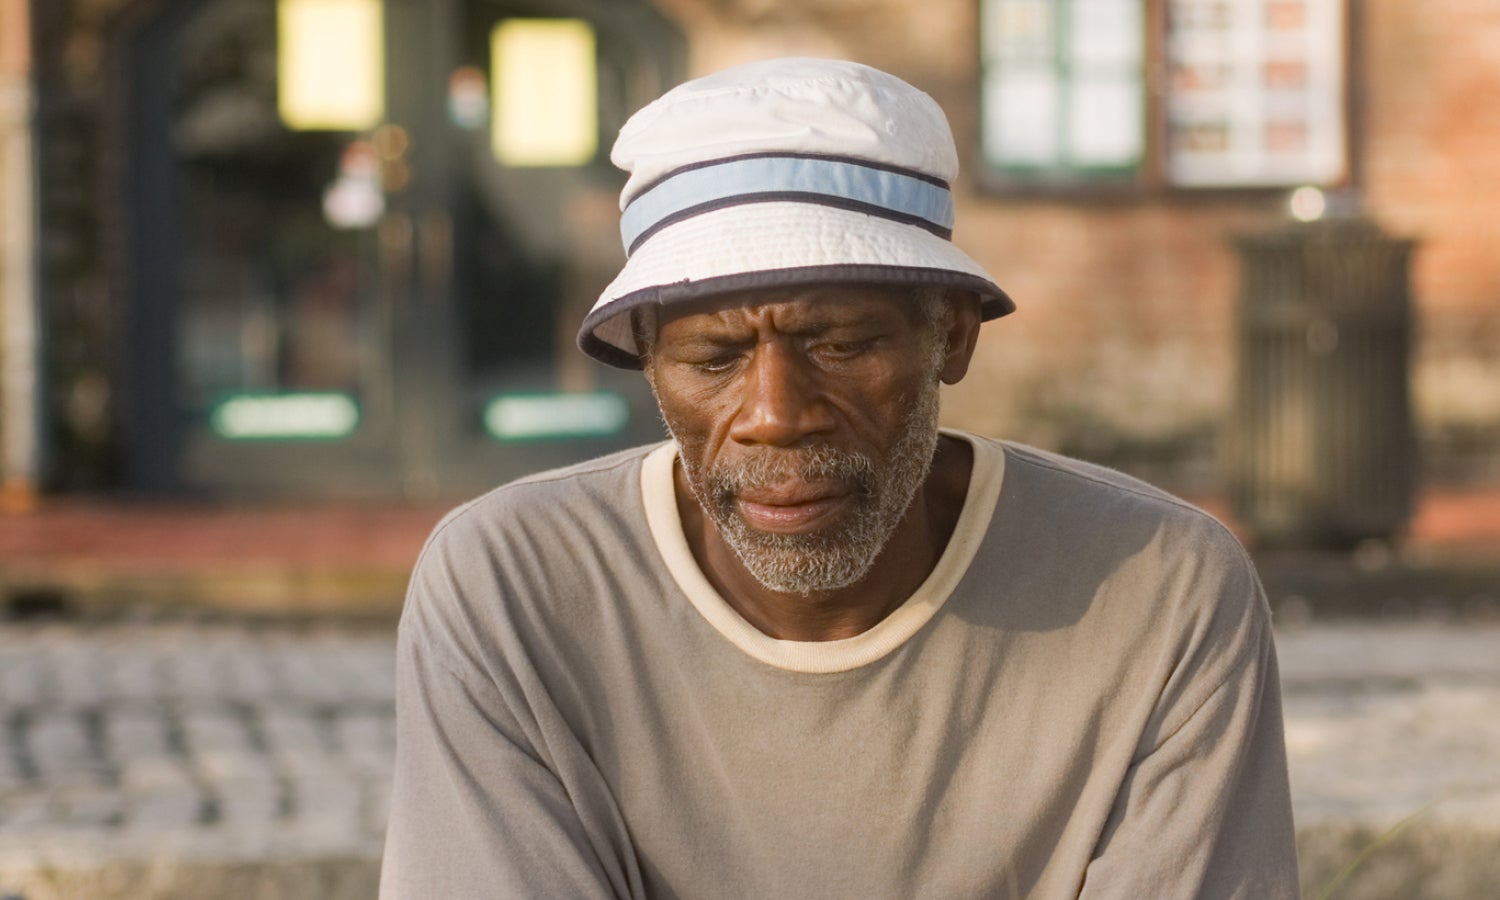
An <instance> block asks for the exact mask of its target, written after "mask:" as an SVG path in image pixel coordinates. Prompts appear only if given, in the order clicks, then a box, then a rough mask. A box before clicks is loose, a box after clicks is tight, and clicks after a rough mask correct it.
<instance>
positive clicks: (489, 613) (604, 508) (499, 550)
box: [401, 445, 659, 667]
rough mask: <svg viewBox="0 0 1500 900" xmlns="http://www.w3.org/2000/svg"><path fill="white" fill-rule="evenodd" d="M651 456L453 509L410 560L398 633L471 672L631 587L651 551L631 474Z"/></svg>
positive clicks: (521, 483) (563, 475) (526, 483)
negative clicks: (619, 588)
mask: <svg viewBox="0 0 1500 900" xmlns="http://www.w3.org/2000/svg"><path fill="white" fill-rule="evenodd" d="M656 446H659V445H656ZM653 449H655V447H654V446H647V447H637V448H634V449H631V450H626V451H622V452H619V453H614V454H611V455H609V456H604V457H600V458H598V459H594V460H590V461H588V462H584V463H579V464H577V465H573V466H568V467H566V468H561V469H554V470H550V471H546V472H539V473H536V474H534V475H530V476H527V477H525V478H521V479H518V480H516V481H512V482H509V483H507V484H504V485H501V486H500V487H497V488H495V489H494V490H492V491H490V492H488V493H486V494H484V495H483V496H480V497H478V498H476V499H474V500H471V501H469V502H468V503H465V504H463V505H462V506H459V507H458V508H456V509H454V510H453V511H452V512H450V513H449V514H448V515H447V516H445V517H444V518H443V520H442V521H441V522H439V523H438V525H437V526H436V527H435V528H434V529H433V531H432V534H431V536H429V537H428V539H427V542H426V544H425V545H424V547H423V548H422V552H421V555H420V556H419V557H418V559H417V563H416V567H415V569H414V570H413V572H412V577H411V582H410V584H409V586H408V589H407V594H406V603H405V607H404V609H403V612H402V620H401V628H402V632H403V634H405V635H406V636H407V638H408V639H410V640H419V641H421V642H422V643H425V644H431V645H434V646H438V647H440V648H441V649H440V652H441V653H442V654H443V655H444V656H445V657H446V658H449V659H455V658H462V657H468V658H469V660H470V661H469V663H468V664H467V665H470V666H471V667H472V666H478V665H481V662H480V660H483V659H487V658H488V659H493V658H497V657H498V655H503V654H500V652H499V649H498V648H499V647H500V645H502V644H504V643H505V642H506V641H507V640H510V639H511V638H513V637H514V636H515V635H517V634H523V633H524V634H529V635H531V636H532V637H531V639H532V640H536V639H537V638H536V633H537V632H539V631H542V630H545V629H546V628H547V627H548V626H547V624H546V623H550V622H554V621H556V620H559V618H560V619H562V620H568V621H574V620H573V619H570V616H571V615H572V614H573V613H575V612H576V611H577V610H579V609H588V608H589V607H590V604H593V605H596V606H597V603H595V602H594V601H595V599H596V598H598V597H600V596H605V595H607V594H608V586H609V585H611V584H613V583H616V582H618V581H619V580H621V579H623V578H627V577H639V575H638V570H639V569H640V568H641V567H643V566H645V565H646V562H644V560H646V559H647V558H648V554H647V553H646V552H645V542H647V541H649V535H648V533H647V531H646V526H645V524H644V520H645V516H644V513H643V511H642V502H641V497H640V469H641V462H642V460H644V459H645V457H646V456H647V455H648V454H649V453H650V452H651V451H652V450H653ZM631 573H635V574H631ZM575 624H576V622H575ZM455 665H457V664H455Z"/></svg>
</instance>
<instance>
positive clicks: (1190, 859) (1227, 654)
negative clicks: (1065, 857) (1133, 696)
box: [1081, 548, 1299, 900]
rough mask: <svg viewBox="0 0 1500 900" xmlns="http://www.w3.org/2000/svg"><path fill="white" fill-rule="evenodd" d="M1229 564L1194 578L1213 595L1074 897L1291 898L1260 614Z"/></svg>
mask: <svg viewBox="0 0 1500 900" xmlns="http://www.w3.org/2000/svg"><path fill="white" fill-rule="evenodd" d="M1236 549H1237V548H1236ZM1208 568H1210V569H1214V568H1217V567H1215V566H1212V565H1210V566H1208ZM1227 568H1228V569H1229V571H1228V573H1227V574H1225V575H1224V576H1223V577H1222V579H1218V578H1216V579H1211V582H1218V583H1211V584H1209V585H1207V586H1205V585H1203V584H1199V585H1198V586H1197V588H1196V589H1197V590H1205V589H1208V590H1212V591H1214V592H1215V595H1214V596H1212V597H1210V600H1211V601H1212V602H1211V603H1210V604H1209V605H1204V606H1200V608H1201V609H1203V610H1204V613H1203V616H1202V619H1201V621H1198V622H1194V623H1191V625H1192V627H1189V628H1187V629H1185V633H1186V634H1187V635H1188V637H1187V638H1186V639H1185V641H1184V649H1183V652H1182V653H1181V655H1180V656H1179V657H1178V658H1177V659H1176V660H1174V664H1173V665H1172V666H1171V668H1170V676H1169V677H1168V678H1167V680H1166V683H1165V685H1164V687H1163V690H1162V695H1161V699H1160V702H1159V704H1158V708H1157V712H1156V714H1155V715H1153V716H1152V718H1151V721H1150V722H1149V723H1148V726H1147V728H1146V729H1145V732H1144V734H1143V735H1142V742H1141V747H1140V749H1139V751H1138V754H1137V757H1136V759H1135V761H1134V762H1133V764H1132V765H1131V767H1130V769H1129V771H1128V772H1127V773H1126V776H1125V779H1124V782H1123V784H1122V785H1121V788H1120V791H1119V794H1118V796H1117V798H1116V801H1115V804H1114V807H1113V809H1112V811H1111V815H1110V819H1109V822H1108V824H1107V825H1106V827H1105V830H1104V834H1103V836H1102V838H1101V840H1100V842H1099V845H1098V847H1097V849H1096V852H1095V858H1094V859H1093V861H1092V862H1091V863H1090V865H1089V867H1088V870H1087V873H1086V878H1085V883H1084V887H1083V891H1082V893H1081V896H1082V897H1084V898H1091V900H1097V898H1107V897H1120V898H1138V897H1161V898H1179V897H1180V898H1205V900H1207V898H1246V900H1250V898H1254V900H1277V898H1295V897H1297V896H1299V892H1298V886H1297V859H1296V845H1295V831H1294V829H1293V826H1292V811H1291V797H1290V790H1289V787H1288V782H1287V768H1286V747H1285V742H1284V738H1283V730H1282V715H1281V696H1280V684H1279V680H1278V675H1277V669H1276V655H1275V647H1274V645H1273V643H1272V634H1271V629H1270V624H1269V613H1268V610H1267V608H1266V605H1265V600H1264V597H1263V594H1262V592H1261V589H1260V586H1259V582H1258V580H1257V579H1256V578H1255V576H1254V573H1253V571H1252V570H1251V569H1250V565H1249V562H1248V560H1245V559H1244V558H1243V554H1241V553H1238V552H1236V553H1234V554H1233V555H1232V558H1231V560H1230V565H1229V566H1227Z"/></svg>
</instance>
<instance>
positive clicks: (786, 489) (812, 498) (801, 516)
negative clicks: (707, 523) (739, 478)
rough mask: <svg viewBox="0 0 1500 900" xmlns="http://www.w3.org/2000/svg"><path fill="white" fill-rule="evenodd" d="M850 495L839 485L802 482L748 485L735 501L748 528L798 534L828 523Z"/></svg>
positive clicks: (836, 515) (844, 505) (815, 529)
mask: <svg viewBox="0 0 1500 900" xmlns="http://www.w3.org/2000/svg"><path fill="white" fill-rule="evenodd" d="M853 499H854V498H853V495H851V494H850V493H849V492H848V491H847V490H845V489H843V488H842V487H841V486H839V485H831V484H803V485H796V486H775V487H770V488H755V489H748V490H745V491H743V492H741V493H740V494H739V496H737V497H736V498H735V501H734V502H735V507H736V508H737V509H738V510H739V513H740V516H741V517H742V518H743V519H744V520H745V524H747V525H749V526H750V527H751V528H754V529H756V530H758V531H767V532H771V533H774V534H801V533H806V532H809V531H817V530H819V529H821V528H823V527H826V526H827V525H829V524H830V523H831V522H832V521H833V520H834V519H836V518H838V517H839V515H840V514H841V513H842V512H843V511H844V509H845V508H846V507H847V506H848V505H849V504H850V503H852V502H853Z"/></svg>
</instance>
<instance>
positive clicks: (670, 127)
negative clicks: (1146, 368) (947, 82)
mask: <svg viewBox="0 0 1500 900" xmlns="http://www.w3.org/2000/svg"><path fill="white" fill-rule="evenodd" d="M610 159H611V160H612V161H613V162H614V164H615V165H617V166H619V167H620V168H622V169H624V170H625V171H626V172H628V173H630V178H629V180H628V181H627V182H626V184H625V189H624V190H623V191H622V192H621V193H620V209H621V211H622V215H621V219H620V232H621V237H622V238H623V240H624V244H625V253H626V256H627V257H628V259H627V261H626V263H625V267H624V268H623V269H622V270H621V271H620V274H619V276H618V277H616V278H615V280H614V281H613V282H612V283H611V284H610V285H609V287H608V288H606V289H605V291H604V293H603V294H602V295H601V296H600V297H599V302H598V303H596V304H595V305H594V308H593V310H591V311H590V312H589V314H588V316H587V317H586V318H585V319H584V321H583V327H582V329H581V330H580V331H579V334H578V346H579V347H580V348H581V349H582V350H583V351H584V352H585V353H587V354H588V355H590V356H592V357H594V358H595V359H598V360H600V361H601V362H605V363H608V364H610V365H613V366H619V367H621V368H640V366H641V360H640V351H639V348H637V347H636V343H635V335H634V333H633V332H632V329H631V322H630V315H629V312H630V310H632V309H634V308H635V307H637V306H641V305H643V304H648V303H656V304H669V303H680V302H684V301H688V300H696V299H700V298H704V297H709V296H712V295H715V294H721V293H724V292H726V291H738V290H746V289H751V288H760V287H785V286H791V285H802V284H819V283H829V282H864V283H879V284H911V285H943V286H949V287H953V288H957V289H962V290H967V291H973V292H974V293H975V294H977V295H978V296H979V300H980V310H981V315H982V316H983V318H984V319H993V318H997V317H999V316H1003V315H1005V314H1006V313H1009V312H1011V311H1013V310H1014V309H1015V304H1014V303H1012V302H1011V300H1010V298H1009V297H1007V296H1006V294H1005V292H1004V291H1002V290H1001V289H1000V288H999V287H998V286H997V285H996V284H995V283H994V281H993V280H992V279H991V278H990V277H989V275H988V274H986V273H985V271H984V269H983V268H982V267H981V266H980V265H979V264H978V263H976V262H975V261H974V260H972V259H970V258H969V256H968V255H967V254H965V253H964V252H963V251H961V250H959V249H958V248H957V247H955V246H954V245H953V243H952V241H951V240H950V238H951V235H952V228H953V197H952V194H951V193H950V191H949V184H950V183H951V182H952V180H953V178H954V177H955V176H956V175H957V174H958V154H957V152H956V151H955V149H954V146H953V134H952V132H951V131H949V129H948V121H947V119H946V118H945V117H944V116H943V111H942V110H941V109H940V108H939V107H938V105H937V103H936V102H935V101H934V100H933V99H932V98H931V97H929V96H928V95H927V94H925V93H923V92H921V91H919V90H917V89H916V88H914V87H912V86H911V85H909V84H907V83H906V82H904V81H902V80H901V79H899V78H896V77H894V76H892V75H888V74H886V73H884V72H881V71H879V70H878V69H872V68H870V67H869V66H863V65H859V64H858V63H851V62H841V61H836V60H824V59H775V60H766V61H763V62H756V63H750V64H747V65H743V66H737V67H735V68H732V69H726V70H725V71H722V72H719V73H717V74H714V75H709V76H707V77H704V78H699V79H696V80H694V81H689V82H687V83H685V84H682V85H679V86H677V87H676V88H673V89H672V90H670V91H668V92H667V93H666V94H664V95H662V96H661V97H660V98H659V99H657V100H656V101H655V102H653V103H651V104H650V105H648V106H646V107H645V108H644V109H642V110H640V111H639V112H637V113H636V114H635V115H634V116H632V117H631V118H630V120H629V121H628V122H626V123H625V127H624V128H622V129H620V137H619V139H618V140H616V141H615V146H614V150H613V152H612V153H611V154H610Z"/></svg>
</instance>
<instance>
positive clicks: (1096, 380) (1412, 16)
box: [658, 0, 1500, 486]
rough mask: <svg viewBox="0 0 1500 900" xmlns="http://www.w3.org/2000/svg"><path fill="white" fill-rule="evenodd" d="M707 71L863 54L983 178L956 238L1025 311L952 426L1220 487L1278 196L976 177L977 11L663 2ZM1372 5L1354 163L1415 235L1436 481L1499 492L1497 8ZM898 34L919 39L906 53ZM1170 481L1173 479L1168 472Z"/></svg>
mask: <svg viewBox="0 0 1500 900" xmlns="http://www.w3.org/2000/svg"><path fill="white" fill-rule="evenodd" d="M658 5H659V6H661V7H662V8H663V9H664V11H666V12H667V13H668V14H669V15H672V16H674V17H675V18H676V19H677V21H678V22H679V23H681V25H682V26H683V28H684V30H685V32H686V33H687V35H688V39H689V45H690V46H691V48H692V51H691V60H690V62H691V66H692V69H693V72H694V73H695V74H696V73H703V72H707V71H711V70H713V69H717V68H721V67H723V66H727V65H732V64H735V63H738V62H742V61H745V60H748V59H754V58H761V57H765V56H772V55H781V54H810V55H831V56H846V57H849V58H853V59H858V60H860V61H862V62H868V63H870V64H872V65H876V66H880V67H882V68H887V69H889V70H890V71H892V72H894V73H896V74H898V75H900V76H902V77H904V78H906V79H907V80H909V81H912V82H913V83H914V84H916V85H918V86H919V87H921V88H923V89H924V90H927V91H928V92H929V93H931V94H933V95H934V96H935V97H936V98H937V99H938V101H939V102H940V103H941V104H942V105H943V107H944V108H945V109H946V110H947V112H948V114H949V117H950V119H951V120H952V124H953V128H954V132H955V136H956V137H957V140H958V142H959V147H960V151H961V153H963V154H964V163H965V166H966V167H968V171H966V172H965V173H964V175H963V176H961V180H960V184H959V185H958V186H957V193H958V227H957V234H956V240H957V242H958V243H959V244H960V245H962V246H963V247H964V248H965V249H967V250H968V251H970V252H971V253H972V254H973V255H974V256H975V257H976V258H978V259H979V260H980V261H981V262H982V263H984V264H985V265H986V266H987V267H988V268H989V270H990V271H991V272H992V273H993V274H994V275H995V276H996V278H997V280H999V282H1000V283H1001V285H1002V286H1004V287H1005V288H1006V289H1007V290H1009V291H1010V292H1011V294H1012V296H1013V297H1014V298H1015V299H1016V301H1017V303H1018V304H1019V305H1020V311H1019V312H1018V313H1017V314H1016V315H1015V316H1013V317H1012V318H1011V319H1008V320H1005V321H1003V322H1000V323H997V324H995V325H992V326H990V327H988V328H987V329H986V330H985V333H984V335H983V337H982V339H981V342H980V350H979V354H978V358H977V359H976V361H975V365H974V369H973V372H972V374H971V377H970V378H969V379H968V380H967V381H965V382H964V383H963V384H961V385H959V386H958V387H956V388H954V389H952V390H951V391H950V392H949V394H948V395H947V401H946V410H945V417H946V419H947V420H948V421H949V422H950V423H952V424H957V425H962V426H966V427H970V428H974V429H976V430H979V431H982V432H987V433H993V434H1002V435H1007V436H1012V437H1017V438H1020V439H1022V440H1028V441H1032V442H1035V443H1039V444H1043V445H1047V446H1052V447H1059V448H1062V449H1065V450H1069V451H1072V452H1078V453H1083V454H1085V455H1090V456H1095V457H1098V458H1102V459H1106V460H1108V461H1111V462H1116V463H1119V464H1122V465H1126V466H1127V467H1131V468H1143V469H1147V470H1152V469H1153V467H1156V466H1160V465H1165V466H1166V467H1167V478H1168V479H1169V480H1176V481H1178V483H1184V482H1185V483H1186V484H1187V485H1188V486H1199V485H1202V486H1207V485H1208V484H1209V483H1210V482H1212V480H1213V479H1214V477H1215V476H1214V474H1213V467H1214V462H1215V456H1216V451H1215V448H1214V443H1215V438H1216V436H1217V433H1218V431H1219V429H1220V426H1221V424H1222V423H1223V421H1224V419H1225V417H1226V415H1227V412H1228V404H1229V398H1230V392H1231V387H1232V384H1233V379H1234V367H1235V360H1234V346H1233V338H1234V330H1233V329H1234V322H1233V316H1234V310H1235V302H1236V290H1237V279H1238V275H1237V265H1238V263H1237V260H1236V257H1235V254H1234V253H1233V251H1232V250H1231V249H1230V245H1229V237H1230V236H1231V235H1233V234H1234V233H1236V232H1243V231H1249V230H1255V229H1258V228H1261V227H1265V226H1266V225H1269V224H1271V223H1273V222H1276V221H1278V220H1280V219H1281V218H1283V217H1284V214H1283V211H1282V210H1283V196H1282V195H1281V194H1279V193H1276V192H1259V193H1242V194H1239V195H1235V194H1217V195H1213V196H1204V195H1192V194H1187V193H1175V194H1174V193H1170V192H1156V193H1146V194H1142V195H1138V196H1134V197H1127V198H1116V199H1105V198H1080V199H1068V200H1059V199H1055V198H1053V199H1046V198H1016V197H1005V196H1000V195H996V194H994V193H987V192H985V191H983V190H981V189H980V188H979V187H978V186H977V185H976V184H975V179H974V174H975V173H974V171H973V169H974V166H975V165H976V164H977V153H975V152H973V151H974V148H975V147H977V145H978V122H977V108H978V72H977V60H976V53H975V45H976V38H975V37H974V35H975V29H976V25H977V3H976V2H973V0H933V2H929V3H924V4H920V5H918V4H906V3H898V2H892V0H886V2H867V3H855V2H853V0H798V2H779V0H658ZM1352 6H1353V7H1355V12H1356V14H1357V15H1356V20H1355V26H1354V28H1355V31H1354V34H1355V36H1356V37H1355V45H1354V46H1355V55H1354V60H1355V65H1356V69H1355V71H1354V72H1353V74H1352V78H1351V81H1352V83H1353V85H1354V92H1353V99H1352V102H1353V105H1352V110H1353V119H1354V138H1353V140H1354V156H1355V163H1354V164H1355V168H1356V172H1357V173H1358V176H1359V184H1358V189H1359V192H1360V194H1361V196H1362V199H1363V202H1364V204H1365V206H1366V208H1367V209H1368V211H1369V212H1370V213H1371V214H1373V216H1374V217H1375V218H1376V219H1377V220H1378V221H1379V222H1380V223H1381V224H1382V225H1384V226H1385V227H1386V228H1387V229H1388V230H1389V231H1392V232H1394V233H1395V234H1397V235H1400V236H1409V237H1414V238H1418V239H1420V241H1421V245H1420V250H1419V252H1418V255H1417V257H1416V262H1415V267H1414V272H1413V275H1414V285H1413V286H1414V294H1415V298H1416V302H1417V310H1418V315H1419V318H1420V329H1419V332H1418V337H1419V343H1418V345H1417V360H1418V365H1417V367H1416V370H1415V371H1414V373H1413V375H1414V378H1413V385H1414V389H1415V396H1416V399H1417V416H1418V420H1419V425H1420V428H1421V431H1422V435H1423V440H1424V443H1425V444H1426V446H1427V449H1428V451H1429V455H1430V456H1432V457H1433V465H1432V467H1433V468H1434V469H1435V470H1436V471H1437V472H1438V473H1439V474H1459V473H1461V472H1464V471H1469V472H1472V470H1473V469H1474V467H1475V465H1478V466H1479V467H1480V468H1481V470H1482V474H1485V475H1487V476H1488V477H1495V478H1500V253H1497V252H1496V248H1500V240H1497V237H1500V235H1497V229H1500V226H1497V225H1496V224H1495V214H1494V212H1493V210H1494V209H1496V208H1497V207H1500V5H1496V4H1494V3H1492V2H1487V0H1438V2H1429V3H1421V4H1414V3H1408V2H1405V0H1372V2H1370V3H1365V4H1360V3H1355V4H1352ZM891 35H900V39H899V40H892V39H891ZM1152 474H1155V472H1154V471H1153V472H1152Z"/></svg>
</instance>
